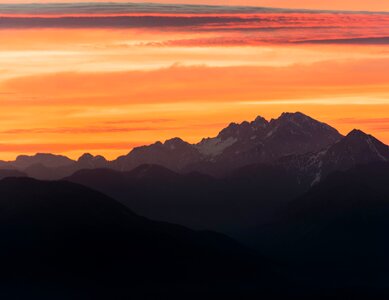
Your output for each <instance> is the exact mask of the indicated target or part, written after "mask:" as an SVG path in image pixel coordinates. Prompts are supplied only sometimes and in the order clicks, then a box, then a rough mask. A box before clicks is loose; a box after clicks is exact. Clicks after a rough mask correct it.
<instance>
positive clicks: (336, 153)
mask: <svg viewBox="0 0 389 300" xmlns="http://www.w3.org/2000/svg"><path fill="white" fill-rule="evenodd" d="M388 161H389V146H387V145H385V144H383V143H382V142H380V141H379V140H377V139H376V138H374V137H373V136H371V135H369V134H366V133H364V132H362V131H360V130H355V129H354V130H352V131H351V132H350V133H349V134H348V135H347V136H345V137H344V138H342V139H341V140H339V141H338V142H337V143H334V144H333V145H331V146H329V147H327V148H325V149H322V150H320V151H318V152H315V153H306V154H303V155H292V156H289V157H284V158H281V159H280V161H279V162H277V163H278V164H279V165H282V166H283V167H285V168H286V169H288V170H289V171H291V172H294V173H295V174H296V176H297V177H298V178H299V179H300V180H301V181H302V182H305V183H306V184H308V185H312V184H315V183H317V182H319V181H320V180H322V179H323V178H325V177H326V176H327V175H328V174H330V173H332V172H334V171H345V170H348V169H350V168H352V167H354V166H356V165H361V164H368V163H372V162H388Z"/></svg>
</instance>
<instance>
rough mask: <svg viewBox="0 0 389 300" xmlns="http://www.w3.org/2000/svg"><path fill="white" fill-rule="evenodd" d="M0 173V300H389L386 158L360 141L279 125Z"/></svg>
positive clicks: (31, 161) (29, 161)
mask: <svg viewBox="0 0 389 300" xmlns="http://www.w3.org/2000/svg"><path fill="white" fill-rule="evenodd" d="M0 167H1V169H0V179H2V180H0V195H1V197H0V222H1V226H0V231H1V237H2V247H0V256H1V258H2V261H3V264H2V270H1V271H0V274H1V276H2V277H1V281H0V283H1V288H2V289H0V290H1V293H3V294H4V295H5V296H9V295H14V294H15V293H19V294H20V295H21V296H22V297H26V295H32V294H33V293H36V294H39V295H40V297H43V296H46V294H47V296H49V297H51V298H53V297H54V298H58V296H59V295H61V296H63V297H64V298H65V299H67V297H66V295H71V296H70V297H71V298H72V299H74V295H75V292H77V293H78V295H81V296H80V298H81V299H85V297H82V295H88V296H90V295H93V298H96V297H99V296H102V297H103V296H104V297H103V298H107V295H109V296H111V297H112V293H115V296H121V297H123V296H125V297H128V296H129V295H137V296H139V297H140V296H145V295H148V296H154V297H156V298H157V299H160V298H161V297H168V298H172V297H173V298H174V297H177V298H180V299H182V298H190V297H192V298H195V299H198V298H200V297H201V298H209V299H210V298H218V297H223V298H228V297H232V298H235V299H244V298H250V297H253V298H255V299H256V298H258V297H269V296H273V297H274V296H283V297H284V298H290V297H305V296H307V297H317V296H318V295H320V296H323V295H324V296H327V297H335V296H346V295H347V296H350V295H351V296H353V298H358V297H360V298H363V299H366V298H372V297H374V296H387V295H388V294H389V293H388V287H389V286H388V284H387V275H388V274H389V264H388V263H387V262H388V261H389V254H388V253H389V242H388V239H387V238H386V233H387V232H388V230H389V221H388V220H389V147H388V146H387V145H385V144H383V143H382V142H380V141H379V140H377V139H376V138H374V137H373V136H371V135H368V134H365V133H363V132H362V131H359V130H353V131H351V132H350V133H349V134H347V135H346V136H342V135H340V134H339V133H338V132H337V131H336V130H335V129H334V128H332V127H330V126H328V125H326V124H324V123H321V122H318V121H316V120H314V119H312V118H310V117H308V116H305V115H303V114H301V113H284V114H282V115H281V116H280V117H279V118H278V119H275V120H271V121H266V120H265V119H263V118H261V117H258V118H256V119H255V120H254V121H253V122H243V123H241V124H233V123H232V124H230V125H229V126H228V127H227V128H225V129H223V130H222V131H221V132H220V133H219V135H218V136H217V137H214V138H207V139H204V140H202V141H201V142H200V143H198V144H194V145H192V144H189V143H186V142H185V141H183V140H181V139H179V138H174V139H171V140H168V141H166V142H165V143H160V142H157V143H155V144H152V145H149V146H143V147H139V148H135V149H134V150H132V151H131V152H130V153H129V154H128V155H125V156H122V157H119V158H118V159H117V160H115V161H107V160H106V159H105V158H103V157H101V156H96V157H95V156H92V155H90V154H85V155H83V156H82V157H80V159H79V160H78V161H73V160H70V159H69V158H67V157H64V156H58V155H52V154H37V155H35V156H19V157H18V158H17V159H16V161H14V162H3V163H1V164H0ZM26 176H30V177H35V178H39V179H63V180H62V181H38V180H36V179H31V178H26ZM7 177H12V178H7ZM3 178H5V179H3ZM106 195H107V196H106ZM139 215H141V216H144V217H140V216H139ZM151 220H157V221H151ZM173 224H179V225H173ZM182 226H185V227H182ZM189 228H190V229H189ZM199 230H201V231H199ZM215 232H220V233H221V234H218V233H215ZM224 234H225V235H224ZM227 236H231V237H232V238H234V239H235V240H236V241H237V242H236V241H235V240H232V239H230V238H229V237H227ZM243 245H244V246H243ZM47 287H51V288H47ZM45 293H46V294H45ZM109 296H108V297H109Z"/></svg>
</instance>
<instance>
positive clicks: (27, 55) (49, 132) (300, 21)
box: [0, 0, 389, 160]
mask: <svg viewBox="0 0 389 300" xmlns="http://www.w3.org/2000/svg"><path fill="white" fill-rule="evenodd" d="M29 2H32V1H29ZM47 2H49V1H47ZM61 2H65V1H61ZM175 2H176V3H178V2H179V1H175ZM385 2H386V1H369V6H366V3H367V1H319V0H317V1H282V0H280V1H246V2H242V1H239V3H238V2H234V1H221V2H220V3H219V4H220V5H219V6H212V7H209V6H204V5H202V6H193V5H192V6H186V5H180V4H175V5H160V4H142V3H138V4H127V3H109V4H99V5H96V4H93V3H85V4H74V3H67V4H61V5H58V4H55V3H54V4H50V3H46V4H28V5H26V4H14V3H15V1H13V3H12V4H9V3H11V1H8V4H0V108H1V109H0V159H3V160H9V159H14V158H15V157H16V156H17V155H18V154H34V153H36V152H51V153H59V154H65V155H68V156H70V157H72V158H77V157H78V156H80V155H81V154H82V153H84V152H90V153H92V154H103V155H105V156H106V157H107V158H109V159H113V158H115V157H117V156H119V155H121V154H125V153H127V152H129V151H130V150H131V149H132V148H133V147H136V146H139V145H143V144H149V143H152V142H155V141H157V140H161V141H164V140H166V139H168V138H172V137H175V136H179V137H181V138H183V139H185V140H187V141H189V142H192V143H195V142H198V141H200V140H201V139H202V138H203V137H209V136H215V135H216V134H217V133H218V132H219V131H220V130H221V129H222V128H223V127H225V126H226V125H228V124H229V123H230V122H242V121H243V120H253V119H254V118H255V117H256V116H258V115H261V116H263V117H265V118H267V119H271V118H276V117H278V116H279V115H280V114H281V113H282V112H284V111H292V112H293V111H301V112H303V113H306V114H308V115H310V116H312V117H314V118H316V119H318V120H321V121H323V122H327V123H328V124H330V125H332V126H334V127H336V128H337V129H338V130H339V131H340V132H341V133H343V134H347V132H348V131H350V130H351V129H353V128H359V129H362V130H364V131H366V132H368V133H371V134H373V135H374V136H376V137H377V138H379V139H381V140H382V141H384V142H385V143H389V72H387V70H388V69H389V34H388V32H389V31H388V29H389V14H386V13H368V12H363V13H361V12H341V13H340V12H328V11H324V12H323V11H304V10H300V9H295V8H296V7H299V8H300V7H301V8H317V9H347V10H354V11H355V10H361V9H363V10H371V11H372V10H382V11H384V10H388V11H389V4H385ZM0 3H3V1H0ZM182 3H186V2H185V1H182ZM212 3H214V4H217V2H212ZM244 3H246V4H247V5H259V6H262V5H264V6H271V7H284V8H290V9H263V8H256V7H231V6H225V5H224V4H228V5H236V4H240V5H242V4H244ZM195 4H202V3H201V2H200V1H198V2H195Z"/></svg>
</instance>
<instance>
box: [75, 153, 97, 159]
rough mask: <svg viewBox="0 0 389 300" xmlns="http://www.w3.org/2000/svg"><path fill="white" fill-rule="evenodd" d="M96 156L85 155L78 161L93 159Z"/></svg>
mask: <svg viewBox="0 0 389 300" xmlns="http://www.w3.org/2000/svg"><path fill="white" fill-rule="evenodd" d="M93 158H94V156H93V155H92V154H90V153H84V154H83V155H81V156H80V157H79V158H78V161H82V160H89V159H93Z"/></svg>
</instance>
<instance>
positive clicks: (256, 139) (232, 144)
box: [113, 112, 342, 176]
mask: <svg viewBox="0 0 389 300" xmlns="http://www.w3.org/2000/svg"><path fill="white" fill-rule="evenodd" d="M341 137H342V136H341V135H340V134H339V132H338V131H336V129H334V128H332V127H330V126H329V125H327V124H324V123H321V122H319V121H316V120H314V119H312V118H310V117H308V116H306V115H304V114H302V113H300V112H297V113H283V114H282V115H281V116H280V117H279V118H278V119H273V120H271V121H270V122H268V121H266V120H265V119H264V118H262V117H257V118H256V119H255V120H254V121H252V122H243V123H241V124H236V123H231V124H230V125H229V126H228V127H226V128H225V129H223V130H222V131H221V132H220V133H219V134H218V135H217V136H216V137H214V138H206V139H203V140H202V141H201V142H199V143H198V144H189V143H186V142H184V141H183V140H181V139H179V138H174V139H171V140H167V141H166V142H165V143H161V142H157V143H155V144H152V145H149V146H142V147H138V148H135V149H134V150H132V151H131V152H130V153H129V154H127V155H125V156H122V157H120V158H118V159H117V160H116V161H114V162H113V166H114V168H115V169H117V170H124V171H126V170H131V169H133V168H135V167H137V166H139V165H141V164H159V165H162V166H164V167H167V168H169V169H171V170H174V171H178V172H191V171H199V172H203V173H209V174H212V175H219V176H220V175H225V174H226V173H227V172H229V171H231V170H233V169H235V168H238V167H241V166H245V165H250V164H257V163H271V162H273V161H274V160H276V159H278V158H280V157H282V156H285V155H290V154H302V153H306V152H310V151H317V150H320V149H322V148H325V147H327V146H329V145H331V144H333V143H335V142H337V141H338V140H339V139H341Z"/></svg>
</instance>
